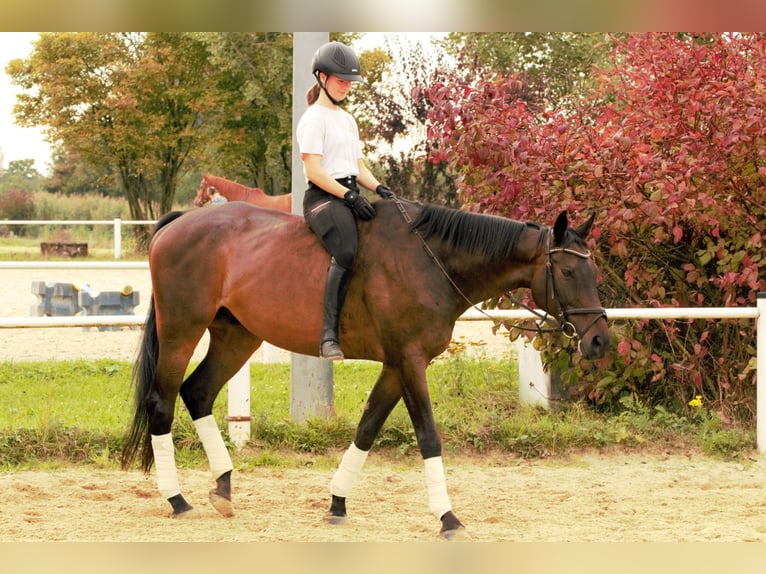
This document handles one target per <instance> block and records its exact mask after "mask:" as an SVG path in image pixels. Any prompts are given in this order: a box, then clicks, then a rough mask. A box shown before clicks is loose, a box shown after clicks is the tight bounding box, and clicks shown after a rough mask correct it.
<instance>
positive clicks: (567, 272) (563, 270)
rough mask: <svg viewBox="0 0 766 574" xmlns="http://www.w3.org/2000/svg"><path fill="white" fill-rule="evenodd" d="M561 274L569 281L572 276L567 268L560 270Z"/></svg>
mask: <svg viewBox="0 0 766 574" xmlns="http://www.w3.org/2000/svg"><path fill="white" fill-rule="evenodd" d="M561 274H562V275H563V276H564V277H565V278H567V279H571V278H572V277H573V276H574V272H573V271H572V270H571V269H567V268H564V269H562V270H561Z"/></svg>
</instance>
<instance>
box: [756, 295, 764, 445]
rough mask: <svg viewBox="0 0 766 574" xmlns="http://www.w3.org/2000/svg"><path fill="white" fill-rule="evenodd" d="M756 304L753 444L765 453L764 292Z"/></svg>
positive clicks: (758, 297) (758, 296)
mask: <svg viewBox="0 0 766 574" xmlns="http://www.w3.org/2000/svg"><path fill="white" fill-rule="evenodd" d="M756 304H757V313H758V315H757V317H756V319H755V329H756V331H755V336H756V339H757V342H756V349H755V357H756V359H755V360H756V365H755V368H756V369H757V372H756V380H755V395H756V397H755V403H756V405H755V425H756V426H755V444H756V446H757V447H758V451H759V452H761V453H766V292H763V293H758V295H757V297H756Z"/></svg>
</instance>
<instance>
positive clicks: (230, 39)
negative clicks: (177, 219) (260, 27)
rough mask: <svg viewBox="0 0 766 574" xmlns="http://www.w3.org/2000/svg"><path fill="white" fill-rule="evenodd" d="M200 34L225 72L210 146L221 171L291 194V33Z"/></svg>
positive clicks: (213, 167)
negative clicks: (216, 129) (217, 125)
mask: <svg viewBox="0 0 766 574" xmlns="http://www.w3.org/2000/svg"><path fill="white" fill-rule="evenodd" d="M198 37H199V38H200V39H201V40H202V41H203V42H205V44H206V46H207V47H208V49H209V50H210V52H211V62H212V63H213V65H214V66H216V67H218V68H219V69H221V70H222V72H223V78H224V79H223V87H225V93H226V98H225V99H224V101H223V104H222V112H223V113H222V117H221V126H220V132H219V133H218V134H213V135H212V136H211V139H210V142H209V145H208V146H207V152H208V155H207V158H206V159H207V168H208V169H205V171H213V172H215V173H216V174H217V175H221V176H226V177H229V178H230V179H235V180H237V181H240V182H241V183H245V184H248V185H252V186H256V187H260V188H262V189H264V190H265V191H266V192H267V193H271V194H281V193H289V191H290V185H291V173H292V170H291V167H292V166H291V160H292V157H291V152H290V150H291V139H292V137H291V135H292V130H291V126H292V72H291V70H292V35H291V34H287V33H271V32H270V33H263V32H254V33H244V32H242V33H240V32H211V33H202V34H199V35H198Z"/></svg>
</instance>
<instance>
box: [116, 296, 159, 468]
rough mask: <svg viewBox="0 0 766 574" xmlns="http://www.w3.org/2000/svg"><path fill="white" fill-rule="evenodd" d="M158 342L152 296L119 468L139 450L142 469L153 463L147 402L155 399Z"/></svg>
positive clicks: (124, 465) (134, 372)
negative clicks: (128, 426) (131, 415)
mask: <svg viewBox="0 0 766 574" xmlns="http://www.w3.org/2000/svg"><path fill="white" fill-rule="evenodd" d="M159 350H160V345H159V338H158V337H157V317H156V314H155V312H154V297H150V298H149V312H148V313H147V315H146V323H145V324H144V336H143V339H142V340H141V346H140V348H139V351H138V357H137V358H136V362H135V364H134V365H133V385H134V387H135V395H134V407H135V412H134V413H133V422H132V423H131V425H130V429H129V430H128V435H127V437H126V439H125V445H124V446H123V449H122V468H123V470H127V469H128V468H130V467H131V466H132V465H133V463H134V462H135V460H136V457H137V456H138V455H139V451H140V453H141V469H142V470H143V471H144V472H148V471H149V469H150V468H151V467H152V463H153V462H154V451H153V450H152V437H151V434H150V433H149V414H150V413H149V405H150V404H151V403H152V402H154V400H153V399H152V396H153V394H154V392H155V382H154V378H155V375H156V372H157V358H158V355H159Z"/></svg>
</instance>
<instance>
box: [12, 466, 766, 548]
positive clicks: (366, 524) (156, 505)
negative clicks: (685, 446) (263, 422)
mask: <svg viewBox="0 0 766 574" xmlns="http://www.w3.org/2000/svg"><path fill="white" fill-rule="evenodd" d="M445 464H446V473H447V484H448V487H449V489H450V496H451V499H452V503H453V507H454V509H455V512H456V514H457V515H458V516H459V517H460V518H461V520H462V521H463V522H464V524H465V525H466V527H467V528H466V537H465V539H467V540H470V541H476V542H478V541H495V542H497V541H525V542H593V541H598V542H639V541H654V542H681V541H686V542H689V541H697V542H701V541H761V542H763V541H766V490H764V488H763V483H764V476H766V463H765V462H764V460H762V459H760V460H756V461H749V462H748V463H747V464H740V463H724V462H716V461H712V460H710V459H707V458H701V457H700V458H698V457H695V456H691V457H685V456H664V455H657V454H655V455H649V454H643V455H629V456H626V455H582V456H577V457H572V458H569V459H566V460H561V459H559V460H547V461H546V460H536V461H532V462H519V461H517V460H512V459H511V460H509V459H503V458H491V459H472V460H471V459H459V460H454V461H450V458H449V457H447V460H446V463H445ZM331 474H332V472H331V471H330V470H320V469H312V468H307V469H271V468H264V469H259V470H255V471H248V472H236V471H235V475H234V477H233V484H234V493H233V496H234V504H235V508H236V513H235V516H234V517H233V518H222V517H220V516H219V515H217V513H216V512H215V511H214V510H213V508H212V507H211V506H210V504H209V503H208V502H207V494H206V493H207V491H208V490H209V489H210V487H211V486H212V479H211V477H210V476H209V473H207V472H203V471H192V470H188V469H187V470H184V469H182V470H181V480H182V488H183V490H184V492H185V494H186V497H187V499H188V500H189V501H190V503H191V504H193V505H194V506H195V513H196V516H194V517H192V518H188V519H182V520H173V519H171V518H168V514H169V509H170V507H169V505H167V503H166V502H165V501H164V500H161V498H160V496H159V494H157V492H156V489H155V485H154V479H153V477H151V476H149V477H147V476H144V475H143V474H141V473H139V472H116V471H106V470H94V469H92V468H70V469H66V470H64V469H62V470H56V471H51V472H34V471H23V472H12V473H3V474H0V493H2V499H3V504H2V506H0V540H1V541H41V540H46V541H51V540H56V541H179V542H180V541H210V542H220V541H232V542H265V541H337V542H340V541H357V542H359V541H431V540H438V535H437V534H438V529H439V522H438V520H436V519H435V518H434V517H433V516H432V515H430V513H429V511H428V507H427V501H426V494H425V480H424V477H423V472H422V466H421V465H420V464H419V463H417V461H414V460H413V461H412V462H411V463H407V464H403V463H395V462H391V461H388V462H385V461H381V460H379V459H377V458H376V457H375V456H374V454H373V455H371V456H370V460H369V461H368V464H367V465H366V467H365V469H364V471H363V474H362V477H361V479H360V482H359V484H358V485H357V487H356V489H355V491H354V493H353V495H352V497H351V498H349V501H348V510H349V519H348V522H347V523H346V524H345V525H342V526H331V525H329V524H326V523H325V522H324V521H323V520H322V517H323V516H324V514H325V511H326V509H327V506H328V498H329V494H328V484H329V481H330V478H331Z"/></svg>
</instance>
